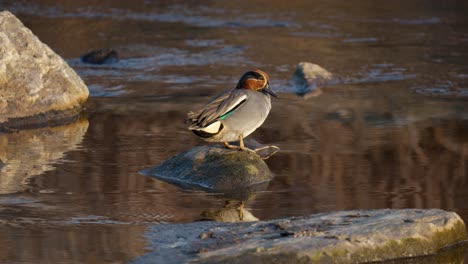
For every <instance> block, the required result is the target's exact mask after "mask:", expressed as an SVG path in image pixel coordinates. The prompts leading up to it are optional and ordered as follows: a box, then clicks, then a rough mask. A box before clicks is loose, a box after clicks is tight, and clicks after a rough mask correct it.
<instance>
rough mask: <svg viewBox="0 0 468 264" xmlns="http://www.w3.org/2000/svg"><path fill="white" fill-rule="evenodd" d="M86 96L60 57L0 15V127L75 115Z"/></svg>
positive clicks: (7, 15)
mask: <svg viewBox="0 0 468 264" xmlns="http://www.w3.org/2000/svg"><path fill="white" fill-rule="evenodd" d="M88 96H89V92H88V89H87V87H86V85H85V84H84V83H83V81H82V80H81V79H80V77H79V76H78V75H77V74H76V73H75V71H73V69H72V68H70V67H69V66H68V64H67V63H66V62H65V61H64V60H63V59H62V58H61V57H60V56H58V55H57V54H56V53H54V52H53V51H52V50H51V49H50V48H49V47H48V46H47V45H46V44H44V43H42V42H41V41H40V40H39V39H38V38H37V37H36V36H35V35H34V34H33V33H32V32H31V30H29V29H28V28H26V27H25V26H24V25H23V24H22V23H21V21H19V20H18V19H17V18H16V17H15V16H14V15H13V14H11V13H10V12H8V11H3V12H0V127H1V126H7V127H12V126H16V127H21V125H26V124H31V123H47V122H49V121H50V120H59V119H66V118H69V117H71V116H75V115H77V114H78V113H79V112H80V111H81V109H82V106H83V104H84V103H85V101H86V100H87V98H88ZM14 124H16V125H14Z"/></svg>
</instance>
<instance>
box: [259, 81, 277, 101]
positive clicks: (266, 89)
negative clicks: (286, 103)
mask: <svg viewBox="0 0 468 264" xmlns="http://www.w3.org/2000/svg"><path fill="white" fill-rule="evenodd" d="M262 91H263V92H265V93H267V94H269V95H271V96H273V97H274V98H279V96H278V95H277V94H276V93H275V92H273V90H271V89H270V84H267V85H266V86H265V88H263V89H262Z"/></svg>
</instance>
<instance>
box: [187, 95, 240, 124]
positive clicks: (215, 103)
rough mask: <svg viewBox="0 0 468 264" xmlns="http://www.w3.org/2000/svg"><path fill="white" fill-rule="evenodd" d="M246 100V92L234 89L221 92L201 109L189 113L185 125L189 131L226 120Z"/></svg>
mask: <svg viewBox="0 0 468 264" xmlns="http://www.w3.org/2000/svg"><path fill="white" fill-rule="evenodd" d="M246 100H247V91H246V90H244V89H234V90H229V91H226V92H223V93H221V94H219V95H218V96H216V97H215V98H213V99H212V100H211V101H209V102H208V103H207V104H206V105H205V106H204V107H203V108H202V109H200V110H198V111H194V112H189V113H188V115H187V123H190V124H191V125H190V126H189V129H197V128H202V127H206V126H208V125H210V124H211V123H213V122H215V121H216V120H219V119H224V118H226V117H227V116H228V115H229V114H231V113H233V112H234V111H235V110H236V109H237V108H239V107H240V106H241V105H242V104H243V103H245V101H246Z"/></svg>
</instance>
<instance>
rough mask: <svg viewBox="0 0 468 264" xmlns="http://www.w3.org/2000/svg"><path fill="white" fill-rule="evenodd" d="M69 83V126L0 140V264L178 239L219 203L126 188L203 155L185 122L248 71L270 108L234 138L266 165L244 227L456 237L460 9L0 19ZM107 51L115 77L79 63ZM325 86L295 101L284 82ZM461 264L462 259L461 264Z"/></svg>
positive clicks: (460, 175)
mask: <svg viewBox="0 0 468 264" xmlns="http://www.w3.org/2000/svg"><path fill="white" fill-rule="evenodd" d="M0 7H1V9H2V10H3V9H7V10H10V11H11V12H13V13H14V14H16V15H17V16H18V17H19V18H20V19H21V20H22V21H23V22H24V24H25V25H26V26H28V27H29V28H30V29H31V30H32V31H33V32H34V33H35V34H36V35H37V36H38V37H39V38H40V39H41V40H42V41H43V42H45V43H47V44H48V45H49V46H50V47H51V48H52V49H54V50H55V51H56V52H57V53H58V54H60V55H61V56H62V57H64V58H65V59H66V60H67V61H68V62H69V64H70V65H71V66H72V67H73V68H74V69H75V70H76V71H77V72H78V73H79V74H80V76H81V77H82V78H83V80H84V81H85V82H86V84H87V85H88V87H89V89H90V92H91V98H90V100H89V104H88V106H87V111H86V113H85V115H83V116H82V117H81V118H80V119H79V120H78V121H77V122H75V123H73V124H69V125H63V126H59V127H53V128H40V129H31V130H24V131H20V132H17V133H10V134H0V159H1V160H3V162H5V163H6V166H5V167H4V168H2V169H1V170H0V175H1V178H0V234H2V235H1V236H0V262H2V263H71V262H74V263H119V262H126V261H128V260H131V259H133V258H134V257H136V256H138V255H141V254H143V253H144V251H145V245H146V242H145V240H144V237H143V234H144V230H145V227H146V226H147V225H148V224H150V223H151V224H154V223H161V222H191V221H195V220H198V219H200V214H201V213H202V212H204V211H206V210H209V209H212V208H219V207H222V206H223V204H224V202H225V198H223V197H222V195H217V194H206V193H203V192H197V191H183V190H181V189H179V188H178V187H175V186H172V185H169V184H167V183H164V182H161V181H158V180H155V179H153V178H150V177H147V176H143V175H140V174H138V173H137V171H139V170H141V169H144V168H147V167H150V166H153V165H155V164H158V163H161V162H163V161H164V160H166V159H168V158H170V157H171V156H173V155H175V154H177V153H179V152H181V151H184V150H186V149H189V148H191V147H193V146H196V145H202V144H205V143H204V142H202V141H201V140H199V139H197V138H196V137H195V136H194V135H192V134H191V133H190V132H189V131H187V130H186V128H185V125H184V123H183V120H184V117H185V115H186V113H187V112H188V111H189V110H193V109H194V108H196V107H199V106H201V105H202V104H203V103H204V102H206V101H207V100H208V99H209V98H210V97H211V96H213V95H215V94H216V93H218V92H219V91H221V90H224V89H228V88H232V87H233V86H234V85H235V84H236V82H237V80H238V78H239V77H240V75H241V74H242V73H243V72H245V71H246V70H248V69H251V68H254V67H255V68H261V69H264V70H265V71H266V72H268V73H269V74H270V77H271V86H272V87H273V89H275V90H276V91H279V92H280V95H281V97H282V98H281V99H280V100H274V101H273V109H272V112H271V114H270V116H269V117H268V119H267V121H266V122H265V124H264V125H263V126H262V127H261V128H260V129H258V130H257V131H256V132H255V133H254V134H252V135H251V136H250V138H252V139H255V140H256V141H258V142H261V143H264V144H274V145H277V146H279V147H280V148H281V151H280V152H279V153H278V154H276V155H275V156H273V157H272V158H270V159H269V160H267V164H268V166H269V167H270V169H271V171H272V173H273V174H274V176H275V178H274V179H273V180H272V181H271V183H270V184H269V186H268V188H267V189H266V190H265V191H262V192H259V193H257V194H256V195H255V196H254V197H251V198H250V200H249V201H248V202H247V208H248V210H249V211H250V212H251V213H252V214H253V215H255V216H256V217H258V218H260V219H273V218H280V217H287V216H297V215H306V214H310V213H317V212H326V211H333V210H345V209H375V208H442V209H445V210H451V211H455V212H457V213H458V214H459V215H460V216H461V217H462V218H463V219H464V220H465V222H468V203H467V201H468V63H467V61H468V5H467V4H466V3H464V2H463V1H370V0H369V1H367V0H366V1H334V0H333V1H295V2H294V1H293V2H291V1H289V2H288V3H287V4H286V3H285V2H284V1H271V0H270V1H261V0H258V1H203V3H202V4H201V3H198V2H196V1H178V0H174V1H123V0H113V1H92V0H88V1H84V0H79V1H51V0H39V1H23V0H19V1H4V0H0ZM104 47H111V48H114V49H115V50H117V51H118V52H119V54H120V61H119V62H117V63H115V64H110V65H101V66H90V65H86V64H83V63H82V62H80V59H79V57H80V55H82V54H84V53H86V52H88V51H90V50H94V49H100V48H104ZM301 61H310V62H314V63H317V64H319V65H321V66H323V67H324V68H326V69H328V70H329V71H331V72H332V73H334V74H335V76H337V77H338V78H337V80H338V81H336V82H335V83H333V84H332V85H329V86H327V87H323V88H322V91H321V92H322V93H321V94H320V95H319V96H315V97H309V98H303V97H299V96H296V95H295V94H294V92H293V88H292V87H291V83H290V82H289V80H290V78H291V76H292V73H293V72H294V69H295V67H296V64H297V63H298V62H301ZM465 258H466V257H465Z"/></svg>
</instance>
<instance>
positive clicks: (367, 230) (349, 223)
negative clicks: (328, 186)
mask: <svg viewBox="0 0 468 264" xmlns="http://www.w3.org/2000/svg"><path fill="white" fill-rule="evenodd" d="M145 237H146V238H147V239H148V240H149V244H150V245H151V246H150V247H149V250H151V252H149V253H147V254H145V255H143V256H141V257H139V258H137V259H135V260H133V261H132V262H131V263H139V264H143V263H188V262H190V263H363V262H374V261H384V260H391V259H398V258H406V257H416V256H426V255H433V254H437V253H438V252H439V251H440V250H441V249H443V248H447V247H449V246H452V245H455V244H457V243H458V242H460V241H463V240H466V238H467V234H466V227H465V224H464V223H463V221H462V219H461V218H460V217H459V216H458V215H457V214H456V213H453V212H446V211H442V210H438V209H429V210H421V209H404V210H391V209H383V210H368V211H365V210H355V211H339V212H331V213H321V214H315V215H310V216H306V217H292V218H285V219H277V220H272V221H260V222H255V223H229V224H228V223H216V222H196V223H190V224H159V225H154V226H152V227H151V228H150V229H149V230H148V231H147V233H146V235H145ZM434 263H438V262H434Z"/></svg>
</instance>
